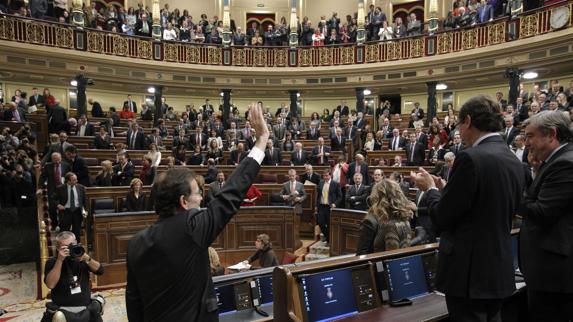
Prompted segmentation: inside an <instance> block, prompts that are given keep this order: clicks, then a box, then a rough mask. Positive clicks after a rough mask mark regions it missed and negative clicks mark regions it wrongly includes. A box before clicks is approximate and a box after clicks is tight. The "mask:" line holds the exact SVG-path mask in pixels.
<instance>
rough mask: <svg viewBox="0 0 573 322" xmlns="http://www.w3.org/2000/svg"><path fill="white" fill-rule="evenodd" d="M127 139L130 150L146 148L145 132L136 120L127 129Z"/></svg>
mask: <svg viewBox="0 0 573 322" xmlns="http://www.w3.org/2000/svg"><path fill="white" fill-rule="evenodd" d="M126 141H127V149H128V150H145V134H143V130H142V129H140V128H139V125H137V123H136V122H133V123H131V127H130V128H129V130H127V137H126Z"/></svg>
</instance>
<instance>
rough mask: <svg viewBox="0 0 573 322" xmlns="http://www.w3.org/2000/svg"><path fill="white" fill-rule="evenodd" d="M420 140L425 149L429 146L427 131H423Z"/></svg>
mask: <svg viewBox="0 0 573 322" xmlns="http://www.w3.org/2000/svg"><path fill="white" fill-rule="evenodd" d="M418 142H419V143H421V144H422V145H423V146H424V149H425V148H426V147H427V146H428V136H427V135H426V133H421V134H420V137H419V138H418Z"/></svg>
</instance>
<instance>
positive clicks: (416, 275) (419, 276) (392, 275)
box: [384, 255, 428, 302]
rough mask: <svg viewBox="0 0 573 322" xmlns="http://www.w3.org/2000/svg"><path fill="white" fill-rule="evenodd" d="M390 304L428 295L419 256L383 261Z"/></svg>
mask: <svg viewBox="0 0 573 322" xmlns="http://www.w3.org/2000/svg"><path fill="white" fill-rule="evenodd" d="M384 268H385V271H386V276H387V280H388V295H389V298H390V301H391V302H394V301H399V300H401V299H404V298H408V299H412V298H415V297H419V296H422V295H425V294H428V284H427V281H426V275H425V272H424V265H423V262H422V256H421V255H414V256H408V257H402V258H396V259H388V260H385V261H384Z"/></svg>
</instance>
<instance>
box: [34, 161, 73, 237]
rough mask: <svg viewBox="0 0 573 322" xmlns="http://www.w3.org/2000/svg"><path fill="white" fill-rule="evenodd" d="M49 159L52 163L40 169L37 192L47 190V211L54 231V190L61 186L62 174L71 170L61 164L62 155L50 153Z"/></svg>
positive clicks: (55, 210) (55, 209)
mask: <svg viewBox="0 0 573 322" xmlns="http://www.w3.org/2000/svg"><path fill="white" fill-rule="evenodd" d="M51 158H52V162H48V163H46V164H45V165H44V167H43V168H42V173H41V174H40V179H39V185H40V190H38V193H42V190H41V189H43V188H47V190H48V191H47V192H48V211H49V214H50V219H51V221H52V228H53V229H56V227H58V215H57V208H56V204H57V200H56V188H58V187H59V186H60V185H62V184H63V178H64V174H66V173H68V172H69V171H70V170H71V169H70V166H69V165H68V164H67V163H65V162H62V155H61V154H60V153H59V152H54V153H52V156H51Z"/></svg>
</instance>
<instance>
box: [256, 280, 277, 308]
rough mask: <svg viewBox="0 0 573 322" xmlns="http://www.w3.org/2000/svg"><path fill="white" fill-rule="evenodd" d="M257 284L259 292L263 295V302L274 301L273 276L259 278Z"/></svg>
mask: <svg viewBox="0 0 573 322" xmlns="http://www.w3.org/2000/svg"><path fill="white" fill-rule="evenodd" d="M257 285H258V286H259V294H260V296H261V304H267V303H272V302H273V299H274V296H273V276H272V275H268V276H262V277H258V278H257Z"/></svg>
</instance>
